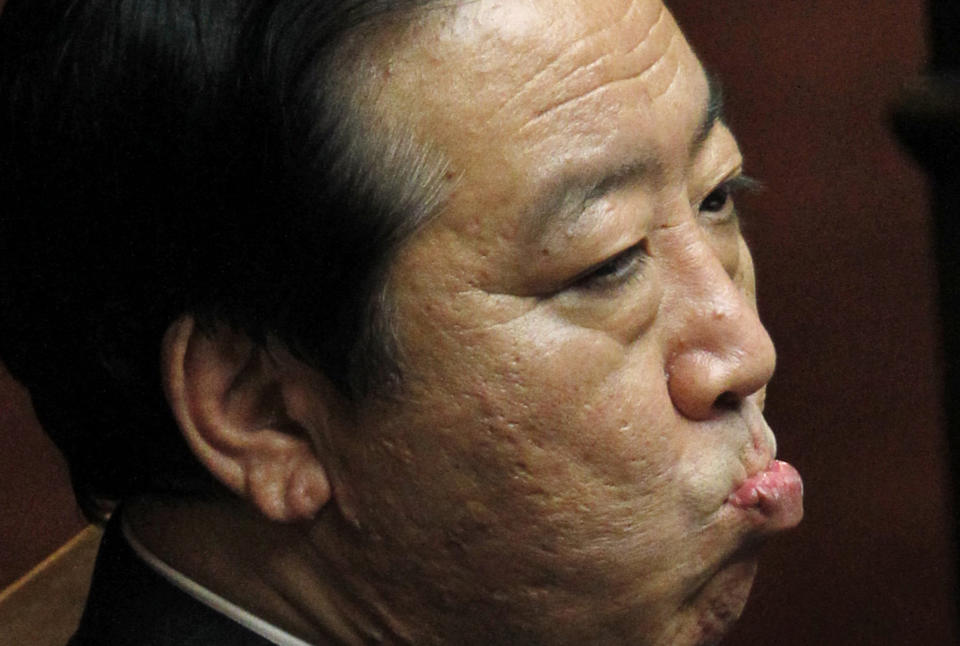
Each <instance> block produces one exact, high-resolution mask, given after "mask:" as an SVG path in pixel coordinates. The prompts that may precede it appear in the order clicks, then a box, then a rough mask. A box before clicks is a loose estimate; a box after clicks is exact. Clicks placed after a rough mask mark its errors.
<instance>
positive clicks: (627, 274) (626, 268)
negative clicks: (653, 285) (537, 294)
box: [565, 238, 648, 291]
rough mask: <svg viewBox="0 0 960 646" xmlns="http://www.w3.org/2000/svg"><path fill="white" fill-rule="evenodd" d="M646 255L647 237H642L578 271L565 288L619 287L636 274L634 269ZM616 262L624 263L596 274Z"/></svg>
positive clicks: (602, 288) (597, 288) (598, 288)
mask: <svg viewBox="0 0 960 646" xmlns="http://www.w3.org/2000/svg"><path fill="white" fill-rule="evenodd" d="M647 255H648V252H647V239H646V238H644V239H643V240H640V241H639V242H637V243H636V244H633V245H631V246H629V247H627V248H626V249H624V250H623V251H620V252H619V253H616V254H614V255H612V256H610V257H608V258H606V259H604V260H602V261H601V262H598V263H597V264H595V265H593V266H591V267H589V268H588V269H586V270H584V271H582V272H580V273H579V274H577V275H576V276H574V277H573V278H572V279H571V280H570V281H569V282H568V283H567V285H566V287H565V289H567V288H577V289H581V290H583V291H590V290H604V289H608V288H616V287H619V286H621V285H623V284H625V283H626V282H627V281H629V280H630V279H631V278H633V277H635V276H636V275H637V272H636V271H634V270H635V268H637V267H640V266H642V265H643V264H644V260H645V259H646V257H647ZM617 263H624V265H623V266H622V267H614V271H613V272H611V273H609V274H604V275H598V272H599V271H600V270H601V269H604V268H606V267H613V266H614V265H616V264H617Z"/></svg>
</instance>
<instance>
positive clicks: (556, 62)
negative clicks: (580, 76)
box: [495, 0, 667, 114]
mask: <svg viewBox="0 0 960 646" xmlns="http://www.w3.org/2000/svg"><path fill="white" fill-rule="evenodd" d="M638 9H639V0H632V2H631V3H630V5H629V6H628V7H627V8H626V10H625V11H624V13H623V15H622V16H620V18H618V19H617V20H616V21H614V22H613V23H612V24H608V25H604V26H602V27H598V28H597V29H595V30H593V31H590V32H587V33H586V34H584V35H583V36H581V37H580V38H578V39H577V40H575V41H574V42H572V43H571V44H570V46H569V47H567V48H566V49H564V50H562V51H560V52H558V53H557V54H556V55H555V56H553V57H551V58H550V59H548V60H547V61H546V62H545V63H544V65H543V68H542V69H541V70H539V71H538V72H537V73H536V74H534V75H533V76H532V77H530V79H528V80H527V81H526V82H525V83H524V84H523V87H522V88H521V89H520V91H519V92H516V93H514V94H513V95H511V96H510V97H508V98H507V99H506V100H505V101H504V102H503V103H501V104H500V105H499V106H498V107H497V109H496V111H495V114H500V113H503V112H504V111H511V108H512V106H513V105H514V103H515V102H517V101H520V100H522V98H523V97H524V96H525V94H526V93H527V92H535V91H536V87H537V85H538V83H539V81H540V80H541V79H542V78H543V77H544V76H547V75H550V74H551V73H552V72H555V71H556V70H557V68H559V67H561V66H562V65H563V64H564V62H565V61H567V60H569V59H571V58H573V59H575V58H576V57H577V56H578V54H579V53H581V52H582V51H583V50H585V49H588V42H589V41H590V40H591V39H593V38H594V37H596V36H598V35H600V34H604V33H606V32H609V31H610V30H612V29H614V27H615V26H617V25H619V24H621V23H624V22H626V21H627V20H628V19H630V18H631V17H632V16H633V15H634V14H639V11H638ZM666 11H667V9H666V7H665V6H664V5H663V4H661V5H660V10H659V11H658V12H657V16H656V19H655V20H654V21H653V22H652V23H650V25H649V27H648V28H647V29H646V31H645V32H644V33H643V34H642V35H641V36H640V38H639V39H638V41H637V45H636V47H633V48H632V49H630V50H628V52H627V53H633V52H635V51H636V50H638V49H639V48H640V47H641V46H642V45H643V43H645V42H646V41H647V40H648V39H649V37H650V34H651V33H652V32H653V30H654V29H656V27H657V25H659V24H660V23H661V22H662V21H663V16H664V14H665V13H666ZM614 54H615V53H611V52H603V54H602V55H601V56H600V57H599V58H594V59H592V60H591V61H590V62H588V63H585V64H579V65H574V66H573V67H572V68H571V69H570V70H569V71H568V72H566V73H564V74H563V75H562V76H560V77H558V78H553V79H551V80H550V85H551V86H558V85H560V84H561V83H563V82H564V81H566V80H567V79H569V78H570V77H571V76H573V75H574V74H576V73H577V72H580V71H582V70H584V69H590V68H592V67H594V66H596V65H598V64H600V63H601V62H602V61H603V60H604V59H606V58H609V57H610V56H612V55H614Z"/></svg>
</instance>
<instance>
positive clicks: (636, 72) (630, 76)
mask: <svg viewBox="0 0 960 646" xmlns="http://www.w3.org/2000/svg"><path fill="white" fill-rule="evenodd" d="M661 6H662V5H661ZM667 15H669V14H668V13H667V11H666V9H665V8H664V9H663V10H662V11H661V12H660V14H659V18H658V19H657V21H656V22H655V23H654V24H653V25H652V26H651V27H650V29H649V30H648V31H647V32H646V34H645V35H644V36H643V38H642V39H641V40H640V41H639V42H638V43H637V45H636V46H635V47H633V48H632V49H630V50H627V51H625V52H607V53H605V54H603V55H602V56H601V57H599V58H597V59H594V60H593V61H591V62H590V63H588V64H586V65H581V66H578V67H577V68H575V69H574V70H572V71H571V72H570V73H569V74H567V75H566V76H564V77H563V79H561V81H563V80H567V79H569V78H571V77H573V76H574V75H575V74H577V73H582V74H584V75H588V76H589V74H590V72H591V71H592V70H594V69H595V68H597V67H601V66H603V65H604V63H606V62H607V61H608V60H609V59H610V58H612V57H614V56H617V57H623V56H631V55H634V54H637V53H638V52H640V50H642V49H643V47H644V46H645V45H647V44H648V43H649V42H650V40H651V39H652V38H653V37H654V32H655V31H656V30H657V28H658V27H659V26H661V25H662V24H663V22H664V18H665V16H667ZM678 36H679V32H678V31H676V30H674V31H673V32H672V33H671V34H670V37H669V39H668V41H667V44H666V46H665V47H664V48H663V50H662V51H661V52H660V53H659V55H658V56H657V57H656V58H655V59H654V60H652V61H650V63H649V64H647V65H646V66H644V67H642V68H640V69H632V70H630V71H629V72H628V73H626V74H623V75H621V76H616V77H613V78H608V79H606V80H605V81H603V82H602V83H600V84H599V85H595V86H593V87H590V88H588V89H586V90H583V91H581V92H579V93H576V94H573V95H569V96H566V97H563V98H561V99H559V100H557V101H556V102H554V103H552V104H550V105H547V106H546V107H543V108H541V109H539V110H538V111H537V112H536V113H535V114H534V115H533V117H532V118H531V119H529V120H527V121H526V122H525V123H524V124H523V126H521V127H520V129H519V132H521V133H522V132H524V131H525V130H528V129H529V128H531V127H533V126H535V125H536V124H537V123H538V122H539V121H541V120H542V119H544V118H546V117H548V116H549V115H550V114H551V113H553V112H555V111H557V110H559V109H561V108H563V107H564V106H566V105H569V104H571V103H575V102H577V101H582V100H584V99H586V98H589V97H590V96H592V95H594V94H596V93H598V92H602V91H604V90H608V89H610V88H612V87H615V86H617V85H619V84H621V83H626V82H629V81H642V80H643V79H645V78H646V77H648V76H649V75H650V74H652V73H654V72H655V71H656V70H657V69H659V67H660V66H661V65H663V64H664V63H666V62H667V59H668V58H669V54H670V51H671V50H672V49H673V47H674V46H675V45H676V44H677V43H678V42H679V38H678ZM675 73H676V72H675ZM561 81H558V83H557V84H558V85H559V84H560V82H561ZM671 84H672V82H671ZM668 88H669V86H668ZM662 93H663V92H658V93H656V94H655V95H651V98H656V96H659V95H660V94H662Z"/></svg>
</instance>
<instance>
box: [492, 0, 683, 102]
mask: <svg viewBox="0 0 960 646" xmlns="http://www.w3.org/2000/svg"><path fill="white" fill-rule="evenodd" d="M658 6H659V10H658V11H657V13H656V15H655V16H654V15H649V16H646V19H644V20H643V21H642V22H641V21H640V20H639V17H640V15H639V13H638V11H639V8H640V4H639V2H637V0H634V2H632V3H631V4H630V5H629V6H628V7H627V10H626V12H625V13H624V15H623V16H622V17H621V18H619V19H618V20H617V21H615V22H613V23H611V24H607V25H606V26H604V27H601V28H598V29H596V30H594V31H592V32H590V33H588V34H585V35H583V36H581V37H580V38H578V39H577V40H576V41H573V42H572V43H570V44H569V45H568V46H567V47H565V48H564V49H563V50H562V51H561V52H560V53H559V54H557V55H556V56H554V57H552V58H551V59H549V61H548V62H546V63H544V64H543V66H542V68H541V69H540V70H539V71H538V72H536V73H535V74H534V75H533V76H532V77H530V78H529V79H527V80H526V81H524V82H523V83H522V85H521V86H520V87H519V88H518V89H517V91H516V92H513V93H511V95H510V96H509V97H508V98H506V99H505V100H504V101H503V102H502V103H500V105H499V106H497V107H496V108H495V109H494V110H493V111H492V113H491V114H492V117H491V118H495V117H496V115H502V114H514V113H515V112H516V110H515V106H516V104H517V103H522V102H523V101H524V100H525V99H527V98H528V97H530V96H531V95H534V96H537V95H542V96H544V97H547V99H548V100H549V99H550V98H551V95H553V94H559V92H560V91H562V90H563V88H564V87H565V86H571V85H575V84H577V85H580V86H583V85H584V84H591V80H594V81H596V80H598V76H600V73H601V72H602V71H603V70H604V69H606V68H607V66H608V65H609V64H610V60H611V59H616V58H622V57H631V56H632V57H636V56H638V55H640V54H641V53H642V52H641V50H642V48H643V47H644V45H645V44H647V43H649V42H650V40H651V38H652V36H653V35H654V33H655V32H656V31H657V29H658V28H659V27H661V26H662V25H663V23H664V19H665V17H666V16H667V15H669V12H668V11H667V9H666V7H664V6H663V4H662V3H658ZM624 23H628V29H631V30H633V31H635V30H636V29H637V27H638V26H642V33H636V34H634V37H635V39H636V43H637V44H636V45H635V46H632V47H629V48H628V49H616V50H612V48H611V47H609V46H603V44H602V43H601V44H600V45H598V44H597V39H598V38H599V37H600V36H601V35H603V34H605V33H607V32H610V31H613V30H615V29H617V28H618V27H620V26H623V25H624ZM595 49H600V51H598V52H596V54H594V53H592V52H593V50H595ZM664 49H666V48H664ZM584 59H586V60H584ZM655 62H656V60H653V61H651V62H650V63H649V64H646V63H644V68H643V69H646V68H647V67H650V66H651V65H653V64H654V63H655ZM565 67H569V69H568V70H567V71H564V68H565ZM598 70H599V72H598ZM642 71H643V70H641V72H642ZM639 73H640V72H637V71H634V70H631V71H630V73H629V74H625V75H622V76H621V77H618V78H614V79H612V80H614V81H616V80H625V79H627V78H632V77H634V76H637V75H639ZM558 74H559V75H558ZM601 80H602V79H601ZM603 85H605V83H602V84H601V85H600V86H599V87H592V88H589V89H587V90H583V91H578V90H576V89H575V90H574V92H576V93H577V94H576V96H568V97H564V96H562V95H559V96H556V97H553V98H552V102H551V103H550V104H549V105H547V106H545V107H541V108H540V109H539V110H537V111H536V113H535V114H534V118H536V117H538V116H543V115H545V114H547V113H549V112H550V111H552V110H553V109H555V108H556V107H559V106H561V105H563V104H564V103H566V102H568V101H572V100H576V99H577V98H579V97H581V96H583V95H584V94H587V93H589V92H591V91H595V90H597V89H600V88H602V87H603Z"/></svg>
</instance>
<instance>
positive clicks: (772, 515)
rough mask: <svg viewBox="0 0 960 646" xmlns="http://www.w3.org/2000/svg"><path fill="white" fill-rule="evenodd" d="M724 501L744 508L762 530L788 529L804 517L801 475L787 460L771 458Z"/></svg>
mask: <svg viewBox="0 0 960 646" xmlns="http://www.w3.org/2000/svg"><path fill="white" fill-rule="evenodd" d="M726 503H727V504H728V505H730V506H731V507H733V508H735V509H739V510H741V511H743V512H745V513H746V514H747V515H748V516H749V517H750V518H751V519H752V520H753V521H754V522H755V523H756V524H757V525H758V526H759V527H762V529H763V530H764V531H765V532H776V531H781V530H784V529H788V528H790V527H794V526H795V525H797V523H799V522H800V520H801V519H802V518H803V479H802V478H801V477H800V474H799V473H798V472H797V470H796V469H795V468H794V467H793V466H792V465H790V464H789V463H787V462H783V461H782V460H771V461H770V462H769V464H767V465H766V467H764V468H763V469H760V470H759V471H756V472H755V473H753V474H752V475H750V476H748V477H747V478H746V479H745V480H744V481H743V482H741V483H739V484H738V485H736V486H735V487H734V488H733V490H732V491H731V492H730V495H729V496H728V497H727V500H726Z"/></svg>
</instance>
